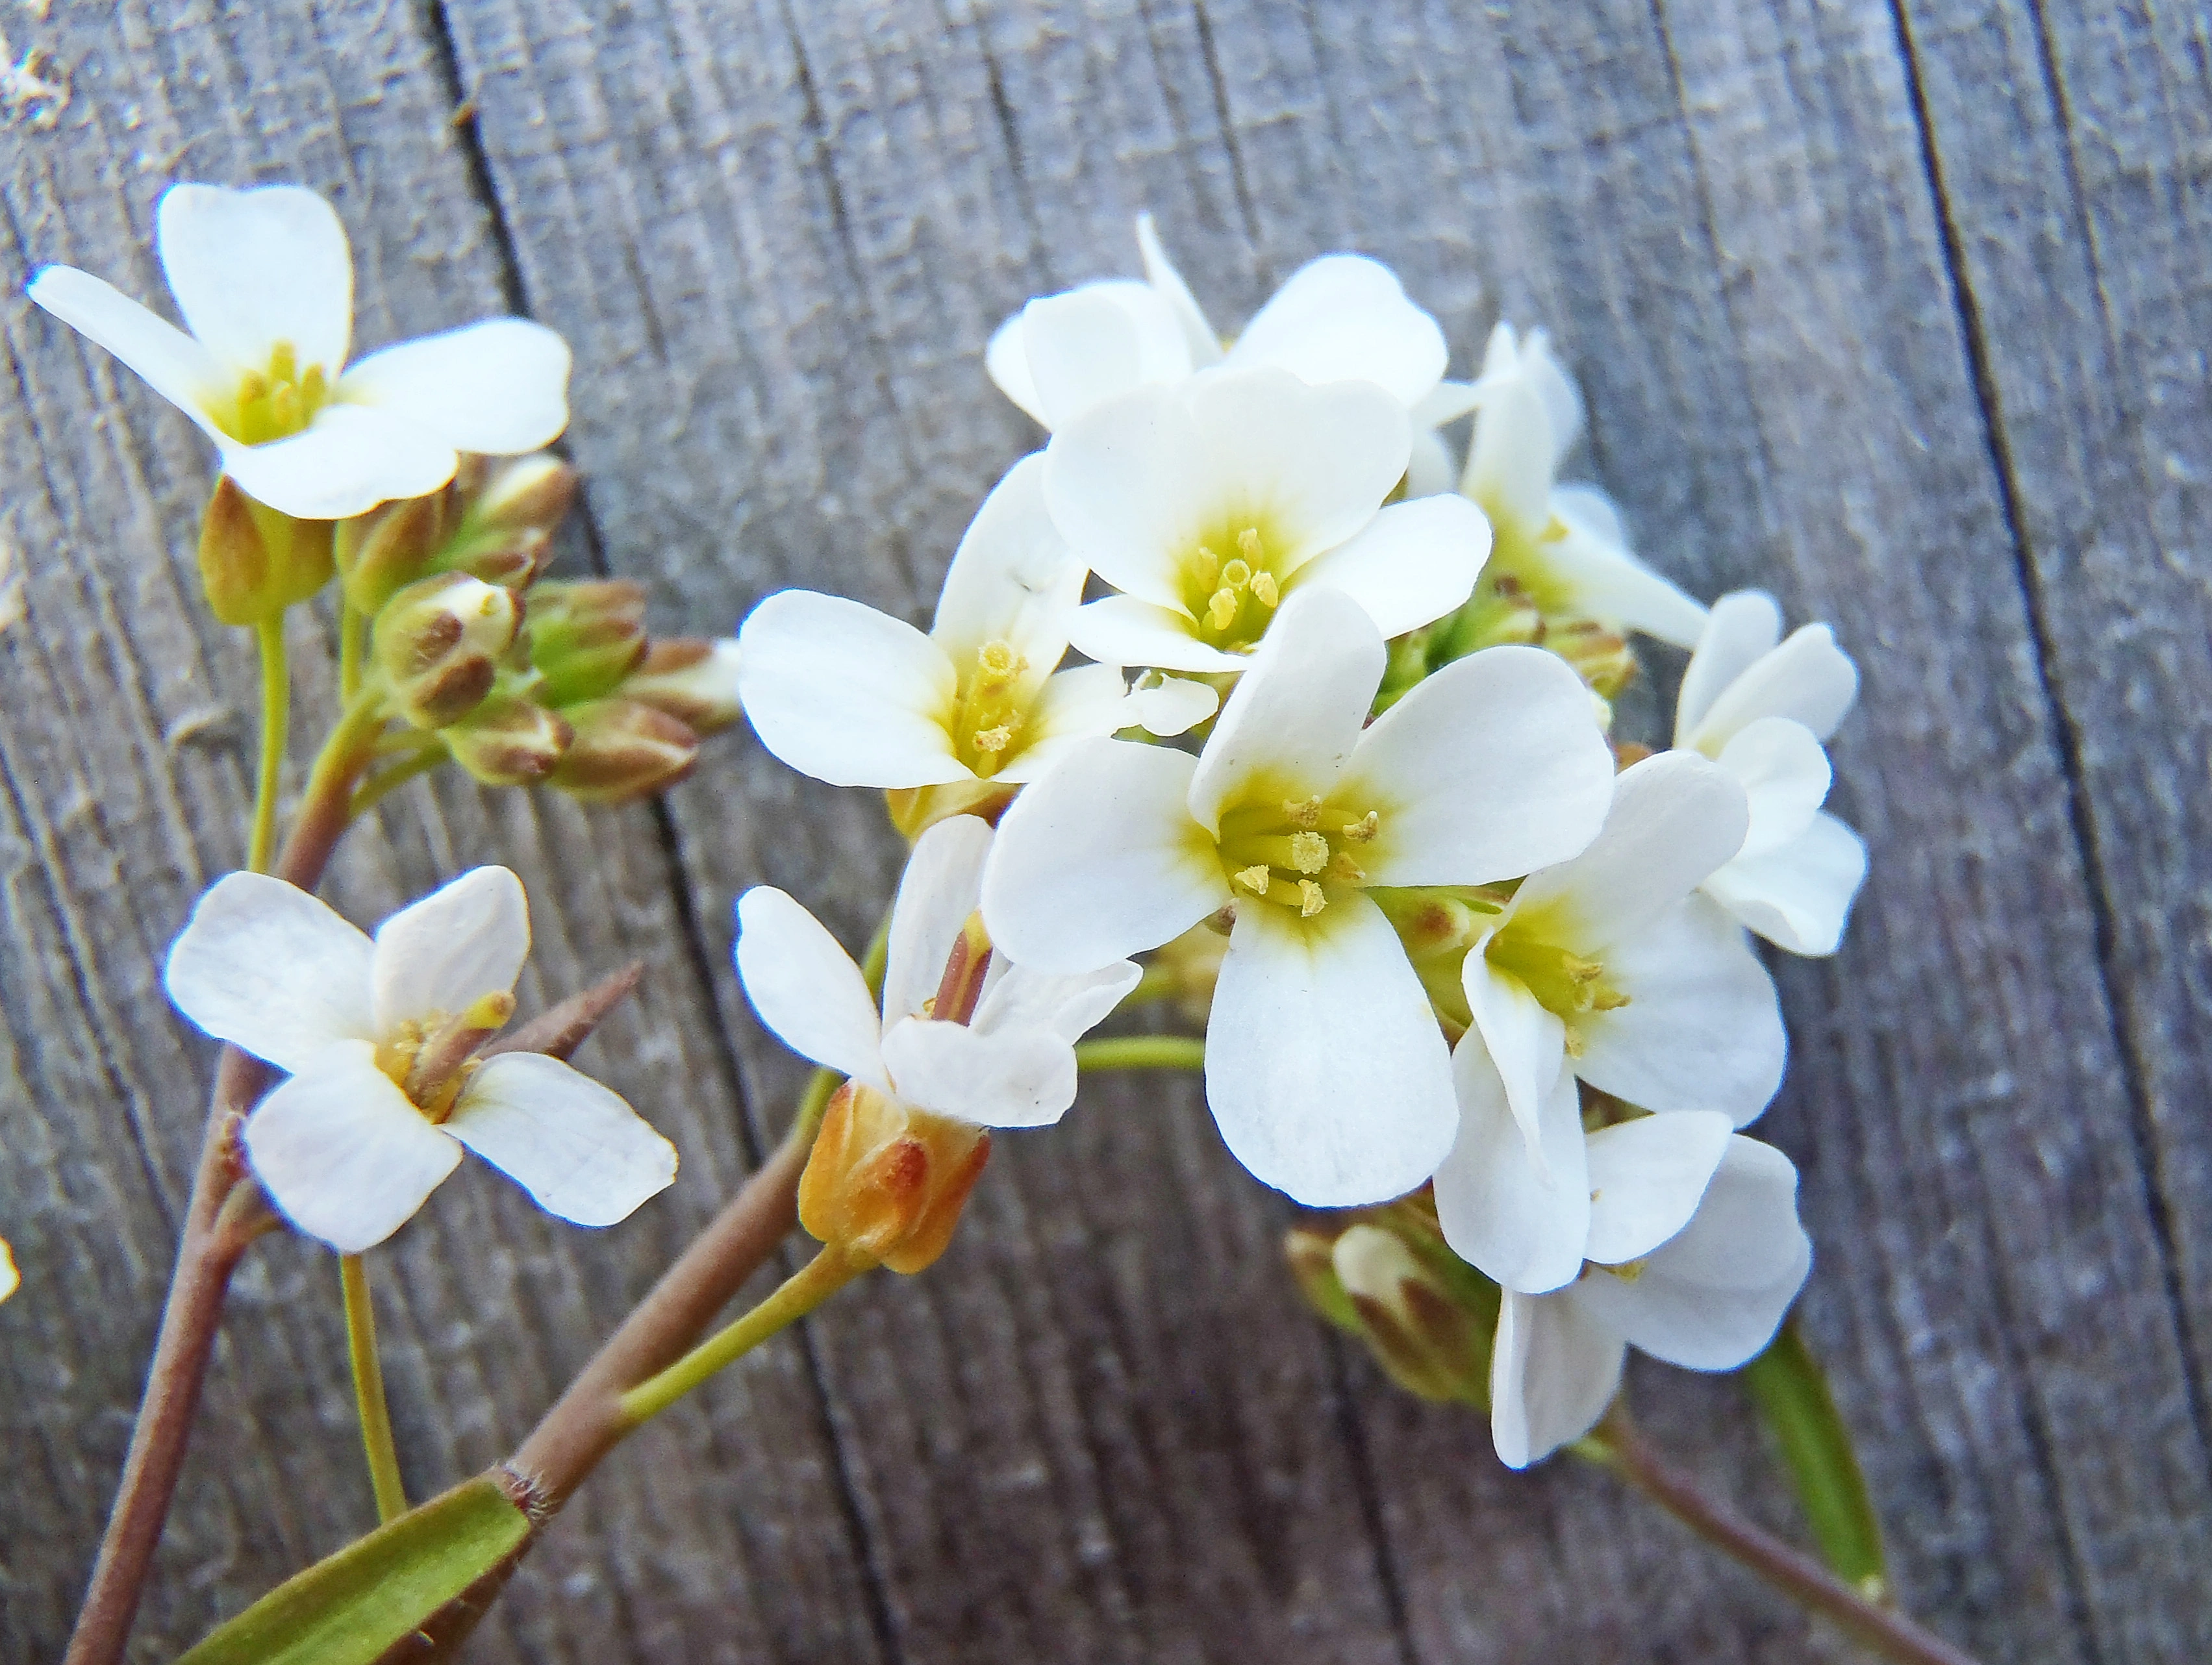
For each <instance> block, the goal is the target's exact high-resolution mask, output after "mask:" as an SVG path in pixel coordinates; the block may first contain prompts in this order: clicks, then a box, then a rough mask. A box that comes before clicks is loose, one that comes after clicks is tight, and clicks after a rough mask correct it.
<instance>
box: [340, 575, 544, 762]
mask: <svg viewBox="0 0 2212 1665" xmlns="http://www.w3.org/2000/svg"><path fill="white" fill-rule="evenodd" d="M521 628H522V606H521V604H520V602H519V601H518V600H517V599H515V596H514V594H513V592H512V591H508V590H502V589H501V588H499V587H498V586H495V585H491V584H486V583H484V582H483V581H482V580H478V579H474V578H471V577H468V576H467V575H466V574H462V573H440V574H436V575H435V576H434V577H430V578H422V579H417V580H416V581H415V582H414V583H412V584H410V585H409V586H407V587H406V588H404V589H403V590H401V591H400V592H398V594H397V595H395V596H393V597H392V599H391V600H390V601H388V602H386V604H385V605H384V611H382V612H380V613H379V614H378V615H377V616H376V628H375V632H374V636H373V637H372V647H371V652H372V653H374V657H375V660H376V668H377V671H379V673H380V675H381V676H382V677H383V678H384V682H385V686H386V689H387V690H389V691H390V693H391V696H392V703H393V704H394V706H395V707H396V708H398V711H399V713H400V714H401V715H403V716H404V717H405V718H406V719H407V720H408V721H409V722H410V723H412V724H414V725H415V726H416V727H417V728H443V727H445V726H447V724H449V723H454V722H458V721H459V720H461V719H462V718H464V717H465V716H467V715H468V714H470V713H471V712H472V711H474V710H475V709H476V708H477V707H478V706H479V705H481V704H483V701H484V697H485V696H487V695H488V694H489V693H490V692H491V689H492V683H493V681H494V679H495V678H496V677H497V676H498V674H499V662H500V659H501V657H502V656H503V655H504V654H505V653H507V649H508V648H509V647H513V645H514V638H515V635H516V633H517V632H518V631H519V630H520V629H521Z"/></svg>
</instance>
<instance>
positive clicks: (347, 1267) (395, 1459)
mask: <svg viewBox="0 0 2212 1665" xmlns="http://www.w3.org/2000/svg"><path fill="white" fill-rule="evenodd" d="M338 1278H339V1280H340V1283H341V1285H342V1287H343V1290H344V1293H345V1319H346V1356H347V1358H348V1360H349V1362H350V1363H351V1364H352V1366H353V1396H354V1402H355V1404H356V1405H357V1406H359V1407H360V1408H361V1443H362V1449H363V1450H364V1451H365V1452H366V1453H367V1455H368V1480H369V1484H370V1486H372V1487H373V1488H374V1491H375V1492H376V1518H377V1519H378V1520H379V1521H391V1520H397V1519H398V1517H399V1516H402V1515H404V1514H405V1513H406V1512H407V1488H406V1486H404V1484H402V1482H401V1480H400V1478H399V1452H398V1448H397V1447H396V1446H395V1445H394V1444H393V1443H392V1413H391V1411H390V1409H389V1408H388V1407H386V1402H385V1397H384V1364H383V1362H382V1361H381V1360H380V1358H378V1356H377V1351H376V1309H375V1307H374V1305H373V1304H372V1303H371V1301H370V1299H369V1291H368V1263H367V1262H366V1261H363V1260H362V1257H361V1256H360V1255H339V1256H338Z"/></svg>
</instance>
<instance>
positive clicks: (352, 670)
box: [338, 601, 368, 700]
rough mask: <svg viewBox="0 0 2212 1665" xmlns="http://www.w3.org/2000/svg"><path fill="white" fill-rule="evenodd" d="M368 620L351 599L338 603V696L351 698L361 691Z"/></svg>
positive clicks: (345, 698)
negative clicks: (362, 664)
mask: <svg viewBox="0 0 2212 1665" xmlns="http://www.w3.org/2000/svg"><path fill="white" fill-rule="evenodd" d="M367 643H368V620H367V619H365V618H363V617H362V616H361V613H360V611H358V610H357V609H356V607H355V606H354V605H353V603H351V602H350V601H343V602H340V603H339V604H338V697H339V698H340V699H343V700H351V699H352V698H353V696H355V695H356V694H358V693H360V692H361V661H362V648H363V647H365V646H367Z"/></svg>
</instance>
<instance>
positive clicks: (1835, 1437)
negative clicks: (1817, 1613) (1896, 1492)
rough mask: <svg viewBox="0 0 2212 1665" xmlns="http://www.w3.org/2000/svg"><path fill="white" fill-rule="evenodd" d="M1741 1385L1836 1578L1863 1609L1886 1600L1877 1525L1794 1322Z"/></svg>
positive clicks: (1823, 1382) (1846, 1436) (1822, 1378)
mask: <svg viewBox="0 0 2212 1665" xmlns="http://www.w3.org/2000/svg"><path fill="white" fill-rule="evenodd" d="M1743 1385H1744V1389H1745V1390H1746V1391H1747V1392H1748V1393H1749V1394H1750V1395H1751V1397H1752V1400H1753V1402H1754V1403H1755V1404H1757V1405H1758V1407H1759V1413H1760V1414H1761V1415H1763V1416H1764V1417H1765V1419H1766V1425H1767V1426H1768V1427H1770V1428H1771V1429H1772V1430H1773V1431H1774V1435H1775V1437H1776V1438H1777V1439H1778V1440H1780V1441H1781V1443H1782V1458H1783V1461H1784V1463H1786V1464H1787V1465H1788V1466H1789V1469H1790V1480H1792V1481H1793V1482H1794V1483H1795V1485H1796V1488H1797V1499H1798V1502H1799V1503H1800V1504H1802V1506H1803V1508H1804V1510H1805V1518H1806V1521H1807V1522H1808V1524H1809V1525H1810V1526H1811V1527H1812V1528H1813V1537H1814V1540H1815V1541H1816V1542H1818V1543H1819V1545H1820V1554H1821V1556H1822V1558H1823V1559H1826V1562H1827V1563H1828V1565H1829V1567H1830V1568H1831V1569H1832V1570H1833V1571H1834V1572H1835V1573H1836V1575H1837V1577H1840V1578H1842V1579H1844V1581H1845V1582H1846V1583H1850V1585H1852V1586H1853V1587H1854V1588H1855V1589H1857V1590H1858V1592H1859V1594H1860V1595H1863V1596H1865V1597H1866V1598H1867V1599H1868V1600H1869V1601H1887V1600H1888V1599H1889V1575H1888V1572H1887V1569H1886V1568H1885V1567H1884V1565H1883V1562H1882V1553H1881V1522H1880V1520H1878V1519H1877V1518H1876V1517H1875V1512H1874V1502H1873V1500H1872V1499H1871V1498H1869V1497H1868V1495H1867V1486H1866V1477H1865V1476H1864V1475H1863V1474H1861V1473H1860V1472H1859V1461H1858V1458H1857V1455H1855V1454H1854V1452H1853V1451H1852V1449H1851V1435H1850V1429H1848V1428H1846V1427H1845V1426H1844V1419H1843V1418H1842V1417H1841V1416H1839V1415H1838V1414H1837V1413H1836V1401H1835V1397H1834V1395H1832V1394H1830V1393H1829V1391H1828V1378H1827V1376H1826V1374H1824V1373H1823V1372H1822V1370H1821V1369H1820V1361H1819V1360H1818V1359H1816V1358H1814V1357H1813V1352H1812V1349H1811V1348H1809V1347H1808V1346H1806V1345H1805V1338H1804V1335H1803V1334H1802V1332H1800V1330H1799V1329H1798V1328H1797V1322H1796V1320H1795V1319H1794V1318H1793V1319H1792V1320H1790V1322H1788V1323H1786V1324H1784V1326H1783V1327H1782V1331H1781V1334H1778V1335H1777V1336H1776V1337H1775V1338H1774V1340H1773V1341H1772V1343H1771V1344H1770V1345H1769V1346H1768V1347H1767V1349H1766V1351H1765V1352H1763V1353H1761V1354H1759V1357H1758V1358H1754V1359H1753V1360H1752V1361H1751V1363H1750V1364H1747V1365H1745V1366H1744V1368H1743Z"/></svg>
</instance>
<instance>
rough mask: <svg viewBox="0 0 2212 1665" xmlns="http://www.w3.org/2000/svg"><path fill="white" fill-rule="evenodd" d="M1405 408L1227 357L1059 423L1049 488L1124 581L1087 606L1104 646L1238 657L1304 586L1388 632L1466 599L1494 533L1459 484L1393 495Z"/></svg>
mask: <svg viewBox="0 0 2212 1665" xmlns="http://www.w3.org/2000/svg"><path fill="white" fill-rule="evenodd" d="M1408 431H1409V430H1408V427H1407V417H1406V413H1405V410H1404V408H1403V407H1402V406H1401V405H1400V404H1398V403H1397V402H1396V401H1395V399H1393V398H1391V397H1390V396H1389V394H1388V393H1386V392H1384V391H1383V389H1382V388H1380V387H1378V386H1376V385H1375V384H1373V383H1371V382H1366V381H1334V382H1328V383H1326V384H1324V385H1322V386H1310V385H1308V384H1307V383H1305V382H1304V381H1302V380H1299V379H1298V378H1297V377H1296V376H1294V375H1292V374H1291V373H1290V372H1288V371H1286V370H1279V369H1257V370H1226V369H1225V370H1218V371H1212V372H1208V373H1207V374H1204V375H1200V376H1197V377H1194V378H1192V379H1191V380H1188V381H1187V382H1183V383H1180V384H1177V385H1175V386H1152V387H1142V388H1139V389H1137V390H1136V391H1135V392H1129V393H1125V394H1122V395H1121V396H1120V397H1119V398H1114V399H1111V400H1109V401H1107V402H1106V403H1104V404H1101V405H1098V406H1097V408H1095V409H1093V410H1091V411H1090V412H1088V413H1087V414H1086V415H1085V416H1083V417H1082V418H1081V419H1080V420H1079V421H1078V422H1074V423H1073V424H1071V425H1070V426H1068V427H1066V428H1063V429H1061V430H1060V432H1059V433H1057V434H1054V435H1053V439H1052V443H1051V444H1050V445H1049V446H1048V447H1046V450H1045V497H1046V501H1047V503H1048V506H1049V507H1050V509H1051V513H1052V518H1053V522H1054V525H1055V526H1058V527H1059V528H1060V532H1061V534H1062V535H1063V536H1064V537H1066V539H1067V541H1068V543H1069V544H1071V545H1073V548H1074V550H1075V552H1076V555H1077V556H1078V558H1079V559H1080V560H1082V561H1083V562H1085V563H1086V564H1087V565H1088V566H1089V567H1090V568H1091V570H1092V571H1093V572H1095V573H1097V574H1098V576H1099V577H1101V578H1103V579H1104V580H1106V581H1107V582H1108V583H1109V584H1111V585H1112V586H1114V587H1115V589H1117V590H1120V591H1121V592H1122V593H1121V594H1120V595H1115V596H1109V597H1107V598H1106V599H1103V600H1100V601H1094V602H1092V603H1091V604H1090V605H1087V606H1085V607H1084V608H1083V609H1082V610H1081V611H1079V612H1078V613H1077V614H1076V616H1075V618H1074V620H1073V623H1071V624H1070V626H1069V628H1068V636H1069V640H1070V641H1072V642H1073V644H1074V646H1075V647H1077V648H1079V650H1080V651H1082V652H1083V653H1088V654H1090V655H1091V657H1092V658H1093V659H1100V660H1103V661H1105V662H1107V663H1109V664H1114V665H1158V666H1159V667H1161V668H1162V669H1164V670H1168V671H1200V672H1213V673H1219V672H1224V671H1242V670H1243V669H1244V667H1245V665H1247V664H1248V663H1249V661H1250V658H1251V655H1252V652H1253V650H1254V649H1255V647H1258V646H1259V644H1260V642H1261V639H1262V638H1264V637H1265V636H1266V635H1267V632H1268V630H1269V629H1270V628H1271V627H1272V625H1273V621H1274V619H1275V617H1276V615H1277V613H1278V612H1279V611H1280V610H1281V608H1282V606H1283V605H1284V604H1285V602H1286V601H1287V600H1288V599H1290V597H1291V595H1293V594H1294V593H1296V592H1297V591H1298V590H1299V589H1300V588H1302V587H1304V586H1321V587H1326V588H1328V589H1331V590H1335V591H1338V592H1341V593H1343V594H1345V595H1346V596H1349V597H1350V598H1351V599H1352V600H1354V601H1356V602H1357V603H1358V604H1359V605H1360V606H1362V607H1363V608H1364V609H1365V610H1366V612H1367V615H1368V617H1370V619H1371V620H1372V621H1373V622H1374V623H1375V626H1376V629H1378V630H1379V631H1381V632H1382V634H1383V635H1385V636H1395V635H1402V634H1403V633H1404V632H1406V631H1407V630H1412V629H1418V628H1419V627H1420V626H1421V625H1424V624H1426V623H1430V622H1431V620H1434V619H1437V618H1441V617H1443V615H1444V614H1446V613H1448V612H1450V611H1452V610H1453V609H1454V608H1455V607H1457V606H1459V605H1461V604H1462V603H1463V602H1464V601H1466V599H1468V595H1469V594H1470V593H1471V592H1473V590H1474V580H1475V577H1476V575H1477V574H1479V573H1480V571H1481V570H1482V562H1483V559H1484V557H1485V556H1486V555H1487V553H1488V552H1489V549H1490V529H1489V527H1488V526H1486V524H1485V522H1484V520H1483V518H1482V515H1481V513H1480V511H1478V510H1477V509H1476V508H1475V507H1474V505H1472V504H1471V503H1469V502H1468V501H1466V500H1465V499H1463V498H1461V497H1456V496H1453V495H1443V496H1438V497H1424V498H1421V499H1419V500H1418V501H1411V502H1401V503H1394V504H1391V505H1390V506H1389V507H1383V504H1384V501H1385V499H1387V498H1388V497H1389V495H1390V493H1391V491H1392V490H1393V489H1395V487H1396V485H1397V483H1398V481H1399V479H1400V477H1401V476H1402V475H1403V474H1404V473H1405V471H1406V456H1407V442H1408V441H1407V434H1408Z"/></svg>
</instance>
